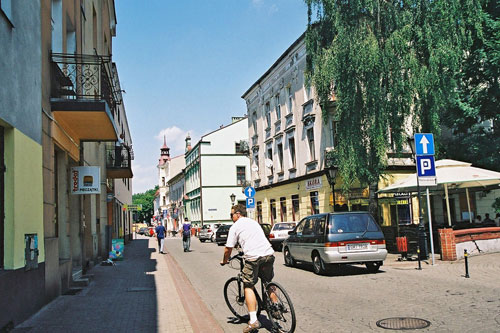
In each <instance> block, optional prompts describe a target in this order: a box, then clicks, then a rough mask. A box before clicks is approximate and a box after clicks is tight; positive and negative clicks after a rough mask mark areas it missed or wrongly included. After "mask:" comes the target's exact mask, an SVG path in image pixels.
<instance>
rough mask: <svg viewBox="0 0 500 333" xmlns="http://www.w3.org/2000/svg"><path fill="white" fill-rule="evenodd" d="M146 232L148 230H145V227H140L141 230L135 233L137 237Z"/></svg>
mask: <svg viewBox="0 0 500 333" xmlns="http://www.w3.org/2000/svg"><path fill="white" fill-rule="evenodd" d="M147 230H148V228H147V227H142V228H140V229H139V230H138V231H137V233H138V234H139V235H145V234H146V231H147Z"/></svg>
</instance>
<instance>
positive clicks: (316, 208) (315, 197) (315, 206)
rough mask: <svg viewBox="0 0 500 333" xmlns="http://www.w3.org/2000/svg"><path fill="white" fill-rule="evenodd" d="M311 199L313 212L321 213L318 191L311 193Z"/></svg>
mask: <svg viewBox="0 0 500 333" xmlns="http://www.w3.org/2000/svg"><path fill="white" fill-rule="evenodd" d="M309 197H310V199H311V214H319V200H318V191H313V192H311V193H309Z"/></svg>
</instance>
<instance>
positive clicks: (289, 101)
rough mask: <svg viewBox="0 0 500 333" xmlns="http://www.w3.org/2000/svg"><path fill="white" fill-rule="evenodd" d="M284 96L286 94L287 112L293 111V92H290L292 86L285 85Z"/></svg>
mask: <svg viewBox="0 0 500 333" xmlns="http://www.w3.org/2000/svg"><path fill="white" fill-rule="evenodd" d="M286 96H287V100H286V102H287V104H286V106H287V112H288V113H292V111H293V109H292V108H293V94H292V87H287V88H286Z"/></svg>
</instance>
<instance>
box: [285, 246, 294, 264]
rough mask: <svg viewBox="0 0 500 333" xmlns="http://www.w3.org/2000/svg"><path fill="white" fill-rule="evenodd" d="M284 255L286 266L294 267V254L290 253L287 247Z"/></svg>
mask: <svg viewBox="0 0 500 333" xmlns="http://www.w3.org/2000/svg"><path fill="white" fill-rule="evenodd" d="M283 255H284V257H285V265H287V266H289V267H294V266H295V260H294V259H293V257H292V254H291V253H290V250H289V249H288V248H287V247H285V249H284V250H283Z"/></svg>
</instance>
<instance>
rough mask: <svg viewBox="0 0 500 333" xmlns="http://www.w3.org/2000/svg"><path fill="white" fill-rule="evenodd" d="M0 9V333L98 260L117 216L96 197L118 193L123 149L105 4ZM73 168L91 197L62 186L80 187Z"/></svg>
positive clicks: (124, 170)
mask: <svg viewBox="0 0 500 333" xmlns="http://www.w3.org/2000/svg"><path fill="white" fill-rule="evenodd" d="M0 6H1V7H0V8H1V9H2V10H1V12H0V39H1V40H0V41H1V44H2V45H9V47H7V48H4V47H2V52H4V51H5V52H8V53H7V54H6V57H5V58H4V55H3V54H2V61H1V62H0V66H2V67H3V66H5V68H0V71H1V72H2V77H1V78H0V81H1V82H2V83H3V84H2V87H12V88H7V89H2V91H1V92H0V94H2V96H1V97H2V107H1V109H0V126H1V127H2V128H1V129H0V135H1V139H2V140H0V141H1V144H0V146H3V149H1V148H0V153H1V154H0V155H1V156H2V157H1V158H2V162H4V163H0V166H3V165H4V164H5V165H6V167H7V168H6V170H7V171H6V172H4V173H2V176H3V179H0V180H2V182H1V186H0V188H1V189H3V192H5V191H8V192H7V193H8V194H7V195H6V196H5V200H3V199H2V198H0V199H2V200H0V202H1V203H2V207H0V208H1V209H0V211H1V212H2V213H5V214H1V215H0V216H3V215H5V218H2V219H0V223H1V227H2V228H0V230H2V231H4V234H0V248H1V250H0V257H1V258H2V259H3V260H2V265H1V268H0V269H1V270H2V272H1V274H0V292H1V294H2V298H1V299H0V308H2V309H6V308H9V309H10V310H11V311H3V312H2V314H0V330H1V329H2V328H4V327H6V328H8V327H9V326H11V325H17V324H18V323H20V322H21V321H23V320H24V319H26V318H27V317H28V316H30V315H31V314H33V313H34V312H36V311H38V310H39V309H40V308H41V306H43V305H44V304H46V303H48V302H50V301H51V300H52V299H54V298H55V297H57V296H59V295H61V294H62V293H64V292H65V291H66V290H67V289H68V288H69V287H70V286H71V285H72V283H73V282H74V281H75V280H77V279H79V278H80V277H81V276H82V274H85V272H86V270H88V269H89V268H91V267H92V266H93V265H94V264H95V263H97V262H98V261H99V260H101V259H105V258H107V255H108V251H109V250H110V245H111V244H110V240H111V238H112V237H115V235H114V234H112V230H113V227H114V223H115V217H116V216H117V214H115V213H114V212H113V211H111V212H110V210H109V207H108V200H109V201H110V202H113V201H115V200H116V198H121V199H119V200H120V201H123V202H126V201H127V200H128V194H129V193H128V192H130V193H131V190H132V188H131V184H130V183H128V187H127V186H125V188H119V186H117V184H116V182H117V181H115V179H118V178H120V181H121V179H122V178H123V179H127V181H125V183H127V182H128V181H129V180H130V178H132V171H131V164H130V163H131V158H132V156H133V155H132V153H131V144H132V140H131V137H130V133H129V130H128V125H127V123H126V115H125V109H124V107H123V101H122V98H121V89H120V86H119V79H118V74H117V70H116V65H115V64H114V63H113V62H112V60H111V54H112V38H113V37H114V36H115V33H116V30H115V27H116V16H115V9H114V1H112V0H82V1H73V0H64V1H63V0H42V1H9V0H5V1H3V0H2V1H1V2H0ZM27 37H29V38H27ZM4 59H5V61H4ZM3 80H6V81H5V82H3ZM16 82H17V83H16ZM20 86H22V87H23V89H16V87H20ZM9 89H10V91H9ZM4 94H5V96H4ZM75 167H96V168H94V169H93V170H94V171H95V172H93V173H92V176H90V175H87V176H86V177H85V179H83V177H82V179H81V182H82V184H83V185H85V184H86V185H85V186H89V184H90V185H91V186H92V190H91V191H92V193H93V194H84V195H77V194H72V193H73V192H77V191H76V189H77V188H79V186H80V185H81V184H80V183H79V182H80V179H79V178H78V176H77V174H78V173H79V172H80V171H81V170H82V169H74V168H75ZM2 170H3V168H2ZM24 192H25V193H24ZM130 203H131V195H130ZM120 214H121V210H120ZM123 230H124V231H123V232H122V235H123V236H125V235H126V233H127V231H126V230H127V226H126V225H123ZM128 230H130V227H128ZM6 233H8V235H7V234H6ZM129 233H130V231H129ZM4 271H5V272H4ZM4 286H5V287H6V288H7V289H5V290H3V289H2V288H3V287H4Z"/></svg>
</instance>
